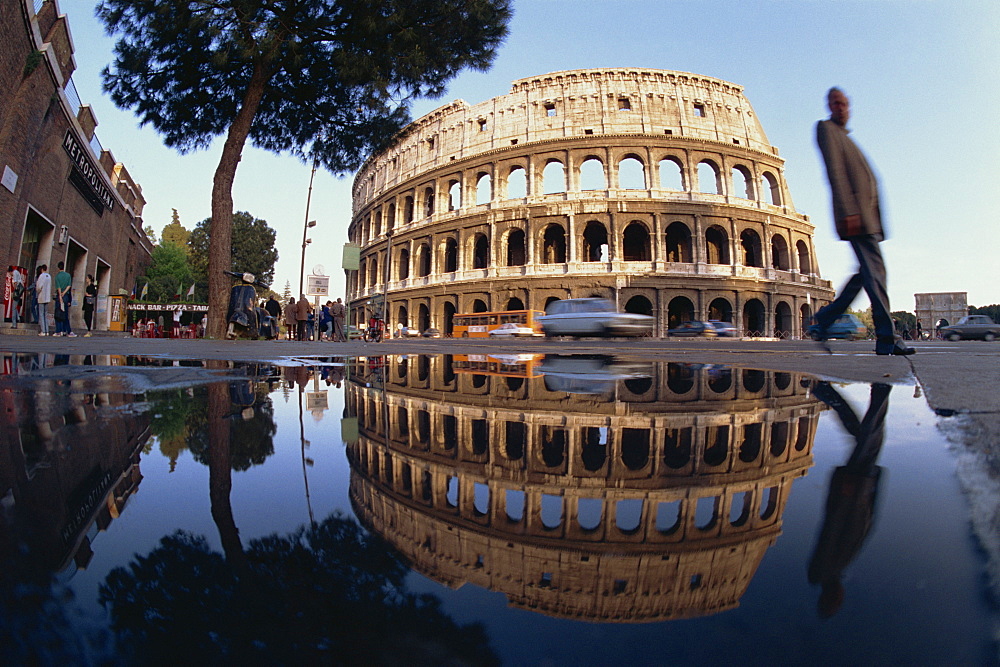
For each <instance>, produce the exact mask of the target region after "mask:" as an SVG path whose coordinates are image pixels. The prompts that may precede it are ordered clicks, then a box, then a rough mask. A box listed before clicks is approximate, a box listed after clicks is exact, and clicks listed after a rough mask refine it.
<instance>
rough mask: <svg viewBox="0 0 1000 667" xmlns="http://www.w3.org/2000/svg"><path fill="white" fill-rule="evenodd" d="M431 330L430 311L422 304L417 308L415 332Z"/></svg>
mask: <svg viewBox="0 0 1000 667" xmlns="http://www.w3.org/2000/svg"><path fill="white" fill-rule="evenodd" d="M430 328H431V309H430V308H428V307H427V304H426V303H422V304H420V305H419V306H418V307H417V330H419V331H427V330H428V329H430Z"/></svg>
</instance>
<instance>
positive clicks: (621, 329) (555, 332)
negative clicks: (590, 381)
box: [536, 298, 654, 336]
mask: <svg viewBox="0 0 1000 667" xmlns="http://www.w3.org/2000/svg"><path fill="white" fill-rule="evenodd" d="M536 321H537V322H538V323H539V324H541V325H542V329H543V330H544V331H545V335H546V336H647V335H649V334H650V333H652V331H653V322H654V320H653V318H652V317H650V316H649V315H640V314H638V313H620V312H618V311H617V310H615V304H614V303H613V302H612V301H611V300H610V299H599V298H587V299H564V300H562V301H553V302H552V303H550V304H549V305H548V307H547V308H546V310H545V315H542V316H540V317H538V318H536Z"/></svg>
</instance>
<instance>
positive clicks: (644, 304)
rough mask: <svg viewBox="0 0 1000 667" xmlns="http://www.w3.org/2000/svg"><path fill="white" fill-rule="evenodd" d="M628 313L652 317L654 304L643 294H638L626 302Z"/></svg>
mask: <svg viewBox="0 0 1000 667" xmlns="http://www.w3.org/2000/svg"><path fill="white" fill-rule="evenodd" d="M625 312H626V313H637V314H639V315H652V314H653V304H652V302H650V300H649V299H647V298H646V297H645V296H643V295H642V294H636V295H635V296H633V297H632V298H631V299H629V300H628V301H626V302H625Z"/></svg>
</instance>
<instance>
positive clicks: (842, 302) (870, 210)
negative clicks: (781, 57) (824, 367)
mask: <svg viewBox="0 0 1000 667" xmlns="http://www.w3.org/2000/svg"><path fill="white" fill-rule="evenodd" d="M826 101H827V106H828V107H829V109H830V119H829V120H821V121H819V122H818V123H817V124H816V143H817V144H818V145H819V150H820V153H821V154H822V156H823V162H824V164H825V165H826V175H827V178H828V180H829V181H830V191H831V195H832V198H833V219H834V221H835V223H836V227H837V234H838V235H839V236H840V238H841V240H843V241H847V242H849V243H850V244H851V248H852V249H853V250H854V254H855V255H857V258H858V272H857V273H855V274H854V275H853V276H851V278H850V280H848V281H847V284H846V285H844V287H843V289H841V291H840V295H839V296H837V298H836V299H834V300H833V301H832V302H831V303H830V304H829V305H827V306H826V307H824V308H821V309H820V310H819V311H817V312H816V316H815V320H816V324H817V325H818V326H819V332H818V340H820V341H822V342H823V344H824V346H825V345H826V343H825V341H826V339H827V335H826V332H827V330H828V329H829V328H830V326H831V325H832V324H833V323H834V322H836V321H837V318H838V317H840V316H841V315H843V314H844V312H845V311H846V310H847V309H848V308H849V307H850V305H851V303H852V302H853V301H854V298H855V297H856V296H857V295H858V292H860V291H861V289H862V288H864V290H865V292H867V293H868V300H869V301H871V306H872V320H873V321H874V323H875V335H876V340H875V354H878V355H890V354H892V355H907V354H913V353H914V351H915V350H914V349H913V348H911V347H907V346H906V343H904V342H903V340H902V339H901V338H900V337H899V336H897V335H896V332H895V330H894V328H893V325H892V315H891V314H890V310H889V294H888V292H887V291H886V287H885V262H884V261H883V259H882V251H881V250H880V249H879V243H880V242H881V241H882V240H883V239H884V238H885V233H884V231H883V229H882V213H881V209H880V207H879V197H878V181H877V180H876V179H875V174H874V172H873V171H872V168H871V166H870V165H869V164H868V160H867V159H865V156H864V154H863V153H862V152H861V149H859V148H858V147H857V145H856V144H855V143H854V142H853V141H851V138H850V137H849V136H847V134H848V132H849V130H848V129H847V121H848V119H849V118H850V117H851V103H850V100H848V98H847V95H845V94H844V92H843V91H842V90H840V89H839V88H831V89H830V90H829V91H828V92H827V96H826ZM827 349H828V350H829V348H827Z"/></svg>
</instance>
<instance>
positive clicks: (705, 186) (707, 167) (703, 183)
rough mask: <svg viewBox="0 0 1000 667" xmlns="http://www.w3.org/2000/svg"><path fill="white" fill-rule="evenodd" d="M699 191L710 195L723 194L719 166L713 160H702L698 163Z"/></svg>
mask: <svg viewBox="0 0 1000 667" xmlns="http://www.w3.org/2000/svg"><path fill="white" fill-rule="evenodd" d="M698 191H699V192H704V193H705V194H710V195H719V194H722V183H721V182H720V177H719V166H718V165H717V164H715V162H713V161H712V160H702V161H701V162H699V163H698Z"/></svg>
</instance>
